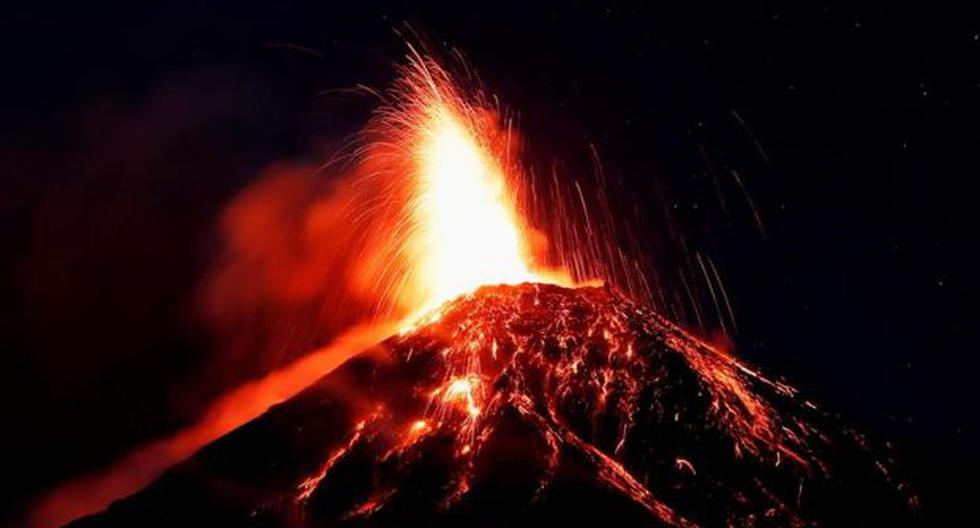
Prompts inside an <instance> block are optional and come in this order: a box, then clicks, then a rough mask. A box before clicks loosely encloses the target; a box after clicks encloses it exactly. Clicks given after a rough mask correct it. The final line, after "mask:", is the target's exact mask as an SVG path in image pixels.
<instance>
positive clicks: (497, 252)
mask: <svg viewBox="0 0 980 528" xmlns="http://www.w3.org/2000/svg"><path fill="white" fill-rule="evenodd" d="M419 134H420V135H421V138H420V144H419V145H418V152H417V159H418V163H419V173H418V175H417V176H416V177H417V178H418V180H419V183H418V188H417V190H418V195H417V196H416V198H415V200H414V201H413V204H412V209H413V215H414V216H415V219H416V221H417V222H418V224H419V228H418V232H417V233H416V236H415V239H414V240H413V242H414V244H415V250H416V251H417V252H418V254H419V255H420V263H419V274H418V275H419V276H418V280H419V282H420V284H419V287H420V288H422V289H423V290H424V291H425V292H426V294H425V296H426V297H428V299H429V301H428V303H427V304H428V307H434V306H436V305H438V304H441V303H443V302H445V301H448V300H449V299H452V298H454V297H457V296H459V295H461V294H463V293H466V292H469V291H472V290H474V289H476V288H477V287H478V286H482V285H484V284H516V283H519V282H525V281H529V280H532V279H534V278H535V276H534V275H533V274H532V273H531V271H530V270H529V266H528V264H527V260H528V259H527V250H526V249H525V247H524V244H523V233H522V229H521V227H520V222H519V220H518V217H517V214H516V212H515V211H514V205H513V204H514V199H513V197H512V196H511V195H510V192H509V190H508V189H507V186H506V178H505V176H504V174H503V172H502V169H501V168H500V167H499V165H498V164H497V161H496V160H494V159H493V158H492V157H491V156H490V155H489V154H488V153H487V152H486V151H485V150H484V148H482V147H481V145H480V144H479V142H478V138H477V137H476V136H475V135H474V133H473V131H472V130H470V129H469V128H468V127H467V126H465V125H464V123H463V122H462V121H461V120H460V118H459V117H458V116H457V115H455V112H453V110H452V109H450V108H448V107H446V106H445V104H444V103H443V102H441V101H440V102H436V103H434V104H433V106H432V107H430V108H428V109H427V111H426V116H425V117H424V124H423V126H422V127H421V129H420V131H419Z"/></svg>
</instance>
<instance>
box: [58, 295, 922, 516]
mask: <svg viewBox="0 0 980 528" xmlns="http://www.w3.org/2000/svg"><path fill="white" fill-rule="evenodd" d="M835 422H836V421H835V420H834V419H832V418H829V417H827V416H826V415H824V414H823V413H821V412H819V411H817V410H816V408H815V407H814V406H813V405H812V404H810V403H808V402H806V401H804V400H802V399H801V398H799V396H798V395H797V394H796V391H795V390H794V389H792V388H791V387H789V386H787V385H785V384H783V383H779V382H776V381H771V380H769V379H767V378H765V377H763V376H762V375H760V374H759V373H757V372H756V371H754V370H753V369H751V368H749V367H747V366H746V365H744V364H743V363H741V362H739V361H738V360H736V359H735V358H733V357H731V356H730V355H728V354H726V353H724V352H722V351H719V350H716V349H715V348H712V347H710V346H708V345H706V344H704V343H702V342H700V341H698V340H697V339H695V338H693V337H692V336H690V335H688V334H686V333H685V332H684V331H683V330H681V329H680V328H678V327H677V326H675V325H673V324H672V323H670V322H668V321H667V320H665V319H664V318H662V317H661V316H659V315H658V314H656V313H654V312H652V311H650V310H648V309H645V308H643V307H640V306H638V305H636V304H634V303H632V302H631V301H629V300H627V299H625V298H623V297H622V296H620V295H619V294H618V293H616V292H615V291H613V290H611V289H609V288H604V287H584V288H577V289H569V288H563V287H559V286H553V285H544V284H534V283H526V284H520V285H513V286H485V287H482V288H480V289H478V290H476V291H475V292H473V293H470V294H467V295H464V296H462V297H460V298H458V299H456V300H453V301H450V302H448V303H447V304H445V305H443V306H442V307H440V308H438V309H437V310H436V311H434V312H432V313H430V314H429V315H428V316H427V317H426V318H424V319H423V320H421V321H420V322H419V323H418V324H417V325H416V326H415V327H414V328H410V329H407V330H405V331H403V332H402V333H401V334H399V335H396V336H393V337H391V338H389V339H388V340H386V341H384V342H383V343H381V344H379V345H377V346H376V347H374V348H372V349H370V350H367V351H365V352H364V353H363V354H361V355H360V356H358V357H356V358H354V359H352V360H350V361H348V362H347V363H346V364H344V365H343V366H341V367H340V368H338V369H337V370H335V371H333V372H331V373H329V374H328V375H326V376H325V377H323V378H321V379H320V380H319V381H318V382H316V383H315V384H313V385H312V386H310V387H309V388H308V389H307V390H305V391H304V392H302V393H300V394H299V395H297V396H296V397H294V398H292V399H290V400H288V401H286V402H284V403H282V404H280V405H277V406H275V407H273V408H272V409H270V410H269V411H268V412H266V413H265V414H264V415H262V416H261V417H259V418H257V419H255V420H253V421H252V422H250V423H248V424H246V425H244V426H242V427H240V428H239V429H237V430H235V431H233V432H232V433H230V434H228V435H226V436H225V437H223V438H221V439H219V440H218V441H216V442H214V443H212V444H210V445H208V446H207V447H205V448H204V449H202V450H201V451H200V452H198V453H197V454H196V455H195V456H194V457H192V458H191V459H189V460H188V461H186V462H184V463H182V464H180V465H178V466H176V467H175V468H173V469H171V470H170V471H169V472H167V473H166V474H164V475H163V476H162V477H161V478H159V479H158V480H157V481H156V482H154V483H153V484H152V485H150V486H149V487H148V488H147V489H145V490H143V491H142V492H140V493H138V494H136V495H133V496H131V497H129V498H127V499H124V500H121V501H118V502H117V503H115V504H113V505H112V506H111V507H110V508H109V509H108V510H106V511H105V512H103V513H101V514H98V515H95V516H91V517H88V518H84V519H81V520H79V521H77V522H76V523H75V524H73V526H76V527H101V526H178V525H182V524H183V525H212V526H459V525H463V526H542V525H554V524H557V523H566V524H567V525H572V526H579V525H586V524H590V523H596V522H599V523H609V522H610V521H612V522H615V523H616V524H618V525H628V526H680V527H688V526H860V525H869V524H871V525H882V526H884V525H896V524H899V525H905V524H909V523H910V522H911V521H912V520H914V518H913V516H911V515H910V514H909V504H908V503H909V500H910V499H909V496H907V494H906V493H905V491H904V490H903V489H902V488H903V486H902V485H900V484H897V483H896V482H895V481H893V480H892V477H891V476H890V475H889V471H890V470H889V466H888V464H887V463H886V462H883V461H881V460H879V459H878V458H876V457H875V456H874V455H873V454H872V450H871V449H869V448H868V446H867V441H866V440H865V439H864V437H862V436H861V435H858V434H856V433H853V432H851V431H848V430H842V429H841V427H840V426H835Z"/></svg>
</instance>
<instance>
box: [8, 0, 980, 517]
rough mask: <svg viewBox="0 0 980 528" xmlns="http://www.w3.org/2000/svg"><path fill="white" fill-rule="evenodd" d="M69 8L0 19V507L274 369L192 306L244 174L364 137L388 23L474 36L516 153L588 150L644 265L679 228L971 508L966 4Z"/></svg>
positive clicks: (781, 351) (760, 351)
mask: <svg viewBox="0 0 980 528" xmlns="http://www.w3.org/2000/svg"><path fill="white" fill-rule="evenodd" d="M441 3H442V2H439V4H441ZM84 4H85V3H77V2H76V3H68V5H67V6H41V5H37V4H36V3H27V2H22V3H20V4H18V5H12V6H6V7H4V8H3V10H2V15H0V55H2V57H3V60H2V64H3V74H2V78H3V80H2V81H0V91H2V93H0V95H2V96H0V167H2V168H0V178H2V180H0V236H2V240H3V246H2V249H0V335H2V336H3V337H2V341H0V342H2V348H3V353H2V357H0V362H2V363H0V377H2V379H0V387H2V391H3V393H2V401H3V405H4V414H3V416H4V422H5V427H4V429H5V431H6V432H5V433H4V435H3V440H2V441H3V443H4V444H5V445H4V446H3V449H2V450H0V453H2V455H0V456H3V457H4V458H5V460H4V461H3V465H4V467H5V468H10V469H9V471H8V470H5V471H4V472H3V473H4V477H3V489H2V493H0V496H2V499H0V501H2V502H0V512H2V511H4V510H6V511H8V512H13V511H15V510H17V509H19V508H21V507H22V506H23V504H25V501H26V500H27V499H28V497H31V496H32V495H34V494H36V493H37V492H39V491H41V490H43V489H46V488H47V487H49V486H51V485H53V484H54V483H56V482H58V481H60V480H62V479H64V478H66V477H69V476H72V475H77V474H79V473H80V472H83V471H86V470H91V469H94V468H98V467H100V466H101V465H103V464H105V463H106V462H107V461H110V460H112V459H113V458H114V457H115V456H117V455H118V454H119V453H121V452H123V451H125V450H126V448H128V447H132V446H134V445H137V444H139V443H141V442H143V441H146V440H147V439H150V438H154V437H156V436H159V435H162V434H166V433H167V432H169V431H173V430H175V429H176V428H178V427H180V426H181V425H182V424H186V423H189V422H190V421H192V420H193V419H194V417H195V416H196V415H197V414H198V413H200V412H201V410H202V409H203V407H204V406H205V405H206V403H207V401H209V398H211V397H213V396H214V395H216V394H220V393H221V392H222V391H223V390H226V389H227V388H229V387H233V386H235V385H236V384H238V383H240V382H241V381H243V380H245V379H248V378H249V377H253V376H257V375H260V374H262V373H263V372H265V371H267V370H268V369H270V368H273V367H274V366H276V365H278V364H281V363H282V362H284V361H287V360H288V359H289V357H281V356H276V357H271V358H268V357H267V358H240V357H239V358H227V357H223V356H221V354H220V353H219V352H217V351H215V347H214V346H212V344H211V343H210V342H209V340H208V339H207V338H206V336H205V335H204V333H205V332H204V331H203V330H202V329H201V328H200V325H199V324H198V323H197V321H196V319H195V317H194V314H193V308H192V305H193V302H192V300H191V298H192V296H193V292H194V288H195V287H196V285H197V284H198V283H199V281H200V278H201V275H202V273H203V271H204V270H205V269H206V267H207V265H208V263H209V262H210V261H211V259H212V258H213V256H214V253H215V245H216V234H215V222H216V220H217V218H218V215H219V214H220V211H221V209H222V206H223V205H224V204H225V203H226V202H227V200H229V199H230V198H231V197H232V196H233V195H234V193H235V192H236V191H237V190H239V189H241V188H242V187H244V186H245V185H246V184H247V183H249V182H250V181H253V180H254V179H255V178H256V176H257V174H258V173H259V172H260V171H261V170H262V168H263V167H266V166H267V165H269V164H270V163H273V162H276V161H277V160H284V159H301V158H307V159H309V158H315V157H316V156H317V155H318V154H317V153H318V152H319V147H318V146H319V145H328V144H335V143H337V142H338V141H339V140H340V139H342V138H344V137H345V136H347V135H349V134H351V133H352V132H354V131H356V129H357V127H358V125H359V124H360V123H362V122H363V121H364V119H366V117H367V115H368V111H369V109H370V105H369V104H368V102H367V101H365V100H363V99H357V98H351V97H340V96H337V95H336V94H337V90H339V89H345V88H350V87H352V86H354V85H355V84H357V83H361V84H367V85H371V86H377V87H383V86H385V85H386V84H387V83H388V82H389V81H390V80H391V78H392V65H393V64H394V63H396V62H398V61H399V60H400V59H401V58H402V57H403V55H404V53H405V45H404V40H403V38H402V37H399V36H397V35H396V34H395V31H394V30H395V29H401V30H402V32H403V33H404V28H405V26H404V25H403V24H404V23H405V22H407V23H409V24H411V27H413V28H415V30H417V31H418V32H419V33H422V34H424V35H426V36H427V38H428V39H429V40H430V41H431V42H432V43H433V45H434V46H455V47H457V48H459V49H460V50H461V51H463V52H464V53H465V55H466V56H467V57H468V59H469V61H470V63H471V64H472V65H473V66H474V67H475V68H476V69H477V71H478V72H479V74H480V75H481V77H482V79H483V81H484V82H485V83H486V84H487V85H488V86H489V88H490V89H491V90H492V91H493V92H495V93H497V94H499V96H500V98H501V99H502V100H503V101H504V102H505V103H506V105H507V107H508V108H510V109H511V110H513V111H515V112H517V113H518V115H519V117H520V125H521V129H522V131H523V132H524V134H525V142H526V144H527V147H528V149H529V150H528V152H529V153H528V157H529V158H530V162H531V163H532V164H534V165H536V166H539V167H544V168H549V167H552V166H558V167H559V168H560V169H561V171H562V172H563V174H568V175H570V176H574V175H576V174H578V175H587V174H590V173H591V172H592V164H591V163H592V162H591V157H590V156H591V149H592V148H594V149H595V151H596V152H598V154H599V156H600V158H601V160H602V163H603V166H604V169H605V171H606V173H607V174H609V175H610V179H611V181H612V182H613V184H612V185H613V187H614V190H615V192H614V193H613V194H614V195H616V196H619V197H620V198H618V199H619V200H625V202H628V203H620V204H617V207H621V208H623V209H624V210H627V209H632V208H633V207H634V206H635V208H636V209H637V210H638V211H640V212H641V213H642V214H641V216H642V217H643V218H644V219H645V220H644V221H645V223H644V224H642V225H641V226H640V227H639V233H640V234H641V236H642V235H648V236H649V238H650V240H651V242H650V243H649V247H650V251H652V252H656V253H658V254H656V255H653V256H652V259H653V260H655V261H657V262H658V263H659V265H660V266H662V267H663V268H662V269H659V270H658V273H659V274H660V275H661V276H662V277H663V278H664V280H665V282H667V283H670V282H671V281H672V280H673V281H674V282H675V283H676V282H677V273H675V270H674V269H673V268H672V266H675V265H678V264H677V262H676V261H677V260H678V257H676V253H677V248H676V246H677V243H678V242H677V239H676V237H677V233H682V234H683V235H684V238H685V240H686V242H687V243H688V244H689V245H690V247H691V248H692V251H698V252H702V253H703V254H705V255H710V256H711V258H712V260H713V262H714V263H715V264H716V265H717V267H718V269H719V273H720V274H721V275H722V276H723V277H724V280H725V284H726V286H727V289H728V293H729V295H730V297H731V299H732V303H733V305H734V311H735V315H736V320H737V323H738V329H737V331H736V332H734V335H733V340H734V342H735V346H736V349H737V351H738V353H739V354H740V355H742V356H743V357H746V358H748V359H749V360H751V361H752V362H754V363H756V364H760V365H762V366H763V367H764V369H765V370H766V371H767V372H770V373H774V374H777V375H781V376H784V377H785V378H786V379H787V380H788V381H790V382H791V383H793V384H795V385H797V386H800V387H801V388H803V389H804V390H805V391H806V392H807V394H809V395H812V397H813V398H814V399H816V400H817V401H819V402H821V403H822V404H823V406H824V407H825V408H827V409H830V410H832V411H834V412H839V413H840V414H842V415H843V416H844V417H845V419H846V420H847V421H849V422H850V423H854V424H855V425H857V426H858V427H860V428H862V429H865V430H868V431H871V432H872V433H873V434H874V435H876V436H878V437H880V438H882V439H889V440H891V441H893V442H894V443H895V444H896V446H897V448H898V450H899V453H900V454H901V456H902V457H903V458H904V460H905V461H906V462H905V463H904V466H905V468H906V471H907V472H908V474H909V475H910V476H911V478H912V481H913V483H915V484H917V485H918V487H919V488H920V489H921V493H922V495H923V498H924V502H925V507H926V509H927V512H928V513H929V514H931V515H932V516H933V518H935V519H937V521H938V520H939V519H945V518H948V519H952V518H953V515H954V512H955V511H957V510H958V509H960V508H962V509H964V510H965V505H964V504H963V502H962V501H964V500H965V498H966V497H967V496H969V495H971V494H970V493H969V491H970V490H969V489H968V488H964V487H961V486H959V485H958V484H956V482H957V480H958V479H960V478H964V477H966V478H969V479H971V480H972V479H973V478H974V477H975V475H976V474H977V471H978V469H980V463H978V461H980V453H978V451H977V447H976V446H977V445H978V443H980V432H978V430H977V423H976V414H977V412H976V408H975V405H976V403H977V401H978V398H977V396H976V393H975V392H973V391H974V390H975V385H976V376H977V372H978V370H977V368H978V364H980V360H978V359H977V355H976V353H975V352H976V341H977V340H976V338H975V336H973V335H972V334H971V333H970V329H971V328H972V324H973V321H974V316H975V315H976V308H975V304H974V300H975V298H976V294H977V290H978V279H977V277H976V274H975V273H974V270H975V269H977V267H978V264H980V262H978V258H977V256H976V254H975V253H976V251H975V249H974V243H975V239H976V236H975V229H976V227H977V226H978V225H980V223H978V222H977V215H976V209H977V207H976V205H975V204H974V201H975V200H976V196H977V191H978V188H980V184H978V183H977V175H978V174H980V156H978V153H980V18H978V17H976V16H974V15H973V14H972V13H968V12H965V11H964V12H959V11H957V10H955V9H942V8H939V7H937V6H935V3H933V2H929V3H927V2H922V3H915V2H901V3H899V4H901V5H895V4H896V3H893V2H882V3H880V4H878V5H875V4H868V5H864V6H857V5H855V4H857V3H855V2H844V3H840V4H836V3H807V4H809V5H802V4H803V3H795V4H796V5H794V6H793V7H792V8H785V7H783V6H780V5H777V3H767V2H719V4H720V6H714V5H710V4H704V3H701V2H638V3H636V5H633V4H630V3H626V2H623V3H619V2H615V3H603V2H570V3H554V4H552V3H537V2H515V3H509V2H487V3H485V4H484V5H482V6H480V5H470V4H471V3H470V2H457V3H456V4H457V5H455V6H447V5H436V3H432V4H431V5H430V6H429V7H425V6H424V5H421V4H425V3H414V2H413V3H410V4H419V5H412V6H411V7H409V3H406V4H405V5H402V4H400V3H398V2H386V3H374V2H370V1H357V2H344V3H339V2H322V1H321V2H255V1H244V2H231V3H229V5H228V6H227V7H218V6H214V5H212V6H204V5H201V4H200V3H198V2H179V1H175V2H166V3H160V5H159V6H156V7H152V6H147V5H143V3H141V2H129V3H126V4H122V5H118V6H111V7H110V6H109V5H107V4H103V3H99V4H100V5H97V6H96V5H92V6H87V5H84ZM647 4H652V5H647ZM657 4H660V5H657ZM735 6H738V7H735ZM736 175H737V176H736ZM623 197H627V198H628V199H624V198H623ZM752 206H754V209H755V212H756V213H757V214H758V215H759V218H760V220H761V223H762V226H763V229H760V228H759V226H758V223H757V221H756V219H755V216H754V213H753V207H752ZM665 210H666V213H665V212H664V211H665ZM665 214H666V215H667V216H665ZM668 216H669V218H670V219H671V221H672V222H674V224H672V225H671V226H668V225H667V224H666V222H667V218H668ZM661 253H662V254H661ZM669 286H670V287H673V288H677V287H678V286H677V285H676V284H673V285H669ZM712 309H713V308H712ZM685 322H687V323H689V324H694V322H693V321H691V320H688V321H685ZM729 324H730V323H729ZM707 326H709V327H711V326H713V324H712V323H711V322H710V321H709V322H708V323H707ZM715 326H716V325H715ZM709 332H710V330H709ZM229 362H230V364H229ZM216 365H217V367H216ZM973 487H974V488H975V485H974V486H973ZM2 518H3V516H2V515H0V519H2Z"/></svg>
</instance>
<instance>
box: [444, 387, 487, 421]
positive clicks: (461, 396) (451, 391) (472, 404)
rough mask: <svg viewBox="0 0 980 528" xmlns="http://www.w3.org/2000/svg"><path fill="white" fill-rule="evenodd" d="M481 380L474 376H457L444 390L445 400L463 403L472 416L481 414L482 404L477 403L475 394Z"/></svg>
mask: <svg viewBox="0 0 980 528" xmlns="http://www.w3.org/2000/svg"><path fill="white" fill-rule="evenodd" d="M478 383H479V380H476V379H475V378H473V377H465V378H456V379H453V380H451V381H450V382H449V385H448V386H447V387H446V389H445V391H444V392H443V397H442V399H443V401H445V402H446V403H459V404H462V406H463V409H464V410H465V411H466V412H467V413H468V414H469V415H470V416H471V417H474V418H475V417H477V416H480V406H479V405H478V404H477V396H476V395H475V394H474V393H475V390H476V386H477V384H478Z"/></svg>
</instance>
